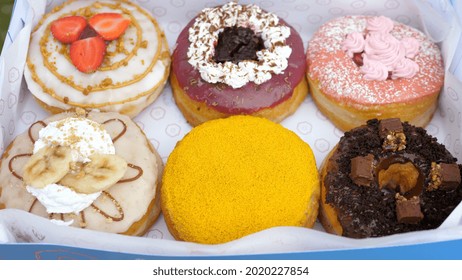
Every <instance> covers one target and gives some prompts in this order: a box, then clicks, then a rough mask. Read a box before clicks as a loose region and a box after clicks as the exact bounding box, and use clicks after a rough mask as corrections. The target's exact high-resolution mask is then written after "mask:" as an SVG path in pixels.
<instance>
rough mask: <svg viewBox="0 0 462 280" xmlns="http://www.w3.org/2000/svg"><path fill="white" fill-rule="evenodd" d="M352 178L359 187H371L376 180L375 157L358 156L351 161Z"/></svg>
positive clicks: (369, 155) (370, 155)
mask: <svg viewBox="0 0 462 280" xmlns="http://www.w3.org/2000/svg"><path fill="white" fill-rule="evenodd" d="M350 165H351V170H350V178H351V180H352V181H353V183H355V184H356V185H358V186H365V187H370V185H371V183H372V181H373V180H374V173H373V171H374V156H373V155H372V154H368V155H367V156H365V157H362V156H357V157H355V158H352V159H351V164H350Z"/></svg>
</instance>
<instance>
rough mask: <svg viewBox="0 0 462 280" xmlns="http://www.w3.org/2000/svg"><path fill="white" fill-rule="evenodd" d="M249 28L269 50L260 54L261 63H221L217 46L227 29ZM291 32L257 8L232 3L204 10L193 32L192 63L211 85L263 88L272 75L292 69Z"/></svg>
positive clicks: (190, 37)
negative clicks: (257, 86) (287, 42)
mask: <svg viewBox="0 0 462 280" xmlns="http://www.w3.org/2000/svg"><path fill="white" fill-rule="evenodd" d="M233 26H238V27H246V28H250V29H252V30H253V31H254V32H255V34H257V35H260V36H261V38H262V40H263V43H264V46H265V49H263V50H260V51H257V53H256V55H257V58H258V60H257V61H252V60H246V61H241V62H239V63H233V62H229V61H228V62H225V63H217V62H215V61H214V60H213V56H214V53H215V48H214V45H215V43H216V42H217V41H218V35H219V34H220V32H222V31H223V29H224V28H225V27H233ZM289 36H290V28H289V27H287V26H283V25H279V18H278V17H277V16H276V15H275V14H272V13H265V12H263V11H262V10H261V9H260V8H259V7H258V6H256V5H246V6H241V5H238V4H236V3H234V2H230V3H228V4H225V5H223V6H221V7H216V8H207V9H204V10H203V11H202V12H201V13H200V14H199V15H198V16H197V18H196V20H195V22H194V24H193V26H192V27H191V28H190V29H189V41H190V46H189V49H188V53H187V55H188V62H189V63H190V64H191V65H192V66H193V67H194V68H195V69H197V70H198V71H199V72H200V74H201V77H202V79H204V80H205V81H207V82H209V83H225V84H227V85H229V86H231V87H233V88H240V87H243V86H244V85H246V84H247V83H248V82H254V83H255V84H262V83H264V82H266V81H268V80H270V79H271V76H272V74H282V73H284V70H285V69H286V68H287V66H288V58H289V56H290V54H291V53H292V49H291V48H290V47H289V46H287V45H285V40H286V39H287V38H288V37H289Z"/></svg>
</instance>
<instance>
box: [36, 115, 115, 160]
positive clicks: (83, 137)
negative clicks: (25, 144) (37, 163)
mask: <svg viewBox="0 0 462 280" xmlns="http://www.w3.org/2000/svg"><path fill="white" fill-rule="evenodd" d="M52 144H54V145H61V146H67V147H70V148H71V149H72V161H76V162H84V163H85V162H89V161H90V159H89V158H88V157H89V156H90V155H92V154H95V153H98V154H115V148H114V144H113V143H112V139H111V136H109V134H108V133H107V132H106V130H104V128H103V127H102V126H101V125H100V124H99V123H97V122H94V121H91V120H89V119H85V118H66V119H63V120H60V121H56V122H51V123H49V124H48V125H47V126H46V127H44V128H42V129H41V130H40V131H39V139H38V140H37V141H35V144H34V154H35V153H36V152H38V150H40V149H41V148H43V147H45V146H51V145H52Z"/></svg>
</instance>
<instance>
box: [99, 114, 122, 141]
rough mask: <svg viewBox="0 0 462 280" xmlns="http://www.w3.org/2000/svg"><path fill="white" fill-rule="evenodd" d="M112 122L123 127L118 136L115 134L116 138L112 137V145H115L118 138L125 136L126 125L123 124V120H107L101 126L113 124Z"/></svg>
mask: <svg viewBox="0 0 462 280" xmlns="http://www.w3.org/2000/svg"><path fill="white" fill-rule="evenodd" d="M114 121H117V122H119V123H121V124H122V126H123V129H122V131H121V132H120V133H119V134H117V136H116V137H114V138H113V139H112V142H113V143H115V142H116V141H117V140H119V138H120V137H122V136H123V135H124V134H125V132H127V124H125V122H124V121H123V120H121V119H109V120H107V121H104V122H103V123H102V124H108V123H110V122H114Z"/></svg>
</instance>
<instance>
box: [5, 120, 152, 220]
mask: <svg viewBox="0 0 462 280" xmlns="http://www.w3.org/2000/svg"><path fill="white" fill-rule="evenodd" d="M110 122H119V123H120V124H122V127H123V128H122V130H121V132H120V133H119V134H117V135H116V136H115V137H114V138H112V142H113V143H115V142H116V141H117V140H119V139H120V138H121V137H122V136H123V135H124V134H125V133H126V132H127V124H126V123H125V122H124V121H123V120H121V119H109V120H106V121H104V122H102V123H101V124H103V125H104V124H108V123H110ZM35 125H41V126H42V127H46V126H47V124H46V123H45V122H43V121H37V122H35V123H33V124H32V125H31V126H30V127H29V129H28V130H27V135H28V136H29V139H30V141H31V142H32V144H34V143H35V142H36V141H37V140H36V139H34V137H33V136H32V128H33V127H34V126H35ZM26 156H27V157H30V156H32V153H27V154H18V155H15V156H13V157H12V158H11V159H10V160H9V162H8V169H9V170H10V172H11V174H12V175H13V176H15V177H16V178H18V179H19V180H21V181H24V179H23V177H22V176H21V175H19V174H18V173H16V172H15V170H14V169H13V163H14V161H15V160H16V159H17V158H20V157H26ZM128 167H130V168H132V169H135V170H137V171H138V173H137V174H136V175H135V176H134V177H131V178H126V179H121V180H119V181H118V182H117V183H116V184H118V183H126V182H133V181H136V180H137V179H139V178H140V177H141V176H142V175H143V169H142V168H141V167H140V166H137V165H135V164H132V163H128ZM102 195H104V196H106V197H108V198H109V199H110V200H111V202H112V203H114V206H115V207H116V209H117V214H118V215H115V216H112V215H110V214H108V213H106V212H105V211H103V210H101V209H100V208H99V207H98V206H96V205H95V204H94V203H92V204H91V205H90V207H92V208H93V209H94V210H95V211H96V212H97V213H99V214H100V215H102V216H103V217H105V218H106V219H108V220H110V221H116V222H119V221H122V220H123V219H124V217H125V213H124V210H123V209H122V206H121V205H120V203H119V202H118V201H117V200H116V199H115V198H114V197H113V196H112V195H111V194H110V193H108V192H106V191H103V192H102ZM37 201H38V199H37V198H35V199H34V200H33V201H32V204H31V206H30V207H29V210H28V212H29V213H30V212H32V210H33V208H34V207H35V205H36V204H37ZM57 214H58V213H50V214H49V215H48V217H49V219H52V218H53V217H54V216H55V215H57ZM79 217H80V227H81V228H85V227H86V222H85V213H84V212H83V211H80V212H79ZM64 218H65V214H63V213H59V219H60V220H62V221H64Z"/></svg>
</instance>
